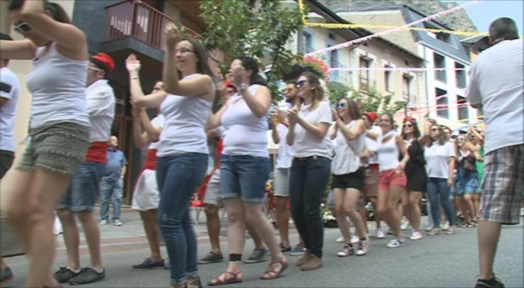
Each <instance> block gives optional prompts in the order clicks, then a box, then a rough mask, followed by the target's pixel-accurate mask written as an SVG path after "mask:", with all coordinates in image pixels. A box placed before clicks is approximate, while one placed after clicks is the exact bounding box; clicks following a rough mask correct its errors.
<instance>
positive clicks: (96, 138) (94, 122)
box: [86, 79, 115, 142]
mask: <svg viewBox="0 0 524 288" xmlns="http://www.w3.org/2000/svg"><path fill="white" fill-rule="evenodd" d="M86 102H87V113H88V114H89V121H90V122H91V127H90V128H89V132H90V135H89V140H90V142H105V141H107V139H109V136H110V135H111V125H112V124H113V118H114V117H115V94H114V92H113V88H112V87H111V86H109V84H108V83H107V80H104V79H101V80H97V81H95V82H94V83H92V84H91V85H89V87H87V88H86Z"/></svg>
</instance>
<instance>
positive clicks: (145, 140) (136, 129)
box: [133, 113, 151, 149]
mask: <svg viewBox="0 0 524 288" xmlns="http://www.w3.org/2000/svg"><path fill="white" fill-rule="evenodd" d="M144 114H145V113H144ZM133 140H134V142H135V146H136V148H138V149H142V148H144V147H146V146H147V145H149V143H151V139H149V135H147V133H146V132H142V124H141V123H140V116H138V115H133Z"/></svg>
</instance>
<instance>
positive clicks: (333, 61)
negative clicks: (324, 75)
mask: <svg viewBox="0 0 524 288" xmlns="http://www.w3.org/2000/svg"><path fill="white" fill-rule="evenodd" d="M331 46H332V45H328V47H331ZM327 56H328V59H327V62H328V66H329V68H338V67H340V65H339V63H338V50H331V51H329V52H328V54H327ZM339 72H340V71H331V72H329V80H330V81H338V80H339V79H338V76H339V74H340V73H339Z"/></svg>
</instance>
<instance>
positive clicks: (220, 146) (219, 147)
mask: <svg viewBox="0 0 524 288" xmlns="http://www.w3.org/2000/svg"><path fill="white" fill-rule="evenodd" d="M222 150H224V139H222V138H220V140H218V143H217V150H216V157H217V164H216V165H215V170H216V169H218V168H220V157H221V156H222Z"/></svg>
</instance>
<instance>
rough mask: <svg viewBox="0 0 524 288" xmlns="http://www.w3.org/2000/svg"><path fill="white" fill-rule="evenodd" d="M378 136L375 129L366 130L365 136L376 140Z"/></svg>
mask: <svg viewBox="0 0 524 288" xmlns="http://www.w3.org/2000/svg"><path fill="white" fill-rule="evenodd" d="M378 136H380V135H379V134H378V133H376V132H375V131H373V130H371V129H368V130H366V137H368V138H371V139H373V140H375V141H377V140H378Z"/></svg>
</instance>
